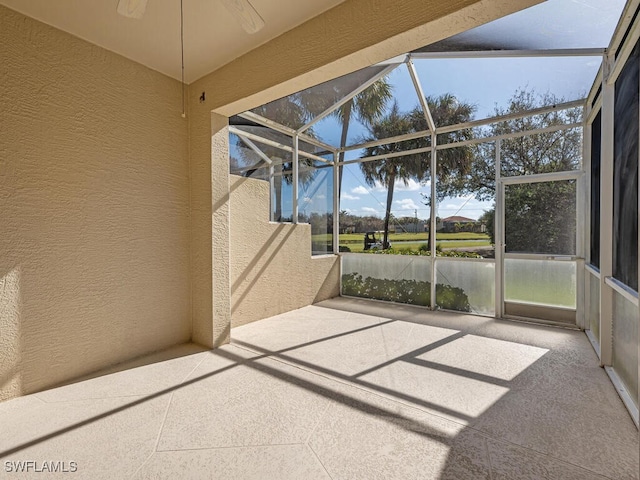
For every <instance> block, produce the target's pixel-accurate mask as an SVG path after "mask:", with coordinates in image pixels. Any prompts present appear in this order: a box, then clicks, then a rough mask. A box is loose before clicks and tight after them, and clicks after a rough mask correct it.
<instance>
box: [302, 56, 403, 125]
mask: <svg viewBox="0 0 640 480" xmlns="http://www.w3.org/2000/svg"><path fill="white" fill-rule="evenodd" d="M399 65H401V64H400V63H392V64H390V65H388V66H387V67H386V68H384V69H383V70H382V71H381V72H379V73H377V74H376V75H374V76H373V77H371V78H370V79H369V80H367V81H366V82H364V83H363V84H362V85H360V86H359V87H358V88H356V89H355V90H353V91H352V92H350V93H349V94H347V96H345V97H344V98H342V99H341V100H339V101H338V102H336V103H334V104H333V105H331V106H330V107H329V108H327V109H326V110H325V111H324V112H322V113H320V114H318V115H316V116H315V117H314V118H313V119H312V120H311V121H310V122H308V123H306V124H305V125H303V126H302V127H300V128H299V129H298V130H297V133H303V132H305V131H307V130H309V128H311V127H312V126H314V125H315V124H316V123H318V122H319V121H320V120H322V119H324V118H325V117H328V116H329V115H331V114H332V113H333V112H335V111H336V110H337V109H338V108H340V107H341V106H342V105H344V104H345V103H347V102H348V101H349V100H351V99H352V98H354V97H355V96H356V95H358V94H360V93H362V92H364V91H365V90H366V89H367V88H369V87H370V86H371V85H373V84H374V83H376V82H377V81H378V80H380V79H381V78H382V77H384V76H386V75H388V74H389V73H391V72H392V71H393V70H395V69H396V68H397V67H398V66H399Z"/></svg>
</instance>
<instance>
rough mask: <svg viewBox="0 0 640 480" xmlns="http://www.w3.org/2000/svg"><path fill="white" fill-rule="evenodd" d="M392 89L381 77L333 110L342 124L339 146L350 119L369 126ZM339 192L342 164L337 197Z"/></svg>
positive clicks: (343, 144) (340, 160)
mask: <svg viewBox="0 0 640 480" xmlns="http://www.w3.org/2000/svg"><path fill="white" fill-rule="evenodd" d="M392 90H393V87H392V85H391V84H390V83H389V81H388V80H387V77H383V78H381V79H380V80H378V81H376V82H375V83H373V84H372V85H371V86H370V87H369V88H367V89H366V90H364V91H362V92H360V93H359V94H358V95H356V96H355V97H353V98H351V99H350V100H349V101H348V102H347V103H345V104H344V105H342V106H341V107H340V108H338V109H337V110H336V111H335V112H334V116H335V117H337V119H338V120H339V121H340V124H341V125H342V132H341V134H340V148H344V147H345V146H346V145H347V135H348V133H349V124H350V122H351V119H352V118H353V117H355V118H357V119H358V120H360V122H362V124H363V125H365V126H371V124H372V123H373V122H375V121H376V120H378V119H380V118H381V117H382V115H383V114H384V112H385V110H386V108H387V104H388V103H389V101H390V100H391V99H392V97H393V94H392ZM338 161H339V162H343V161H344V152H340V154H339V155H338ZM341 193H342V165H340V168H339V174H338V198H340V194H341Z"/></svg>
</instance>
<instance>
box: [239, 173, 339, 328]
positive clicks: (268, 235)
mask: <svg viewBox="0 0 640 480" xmlns="http://www.w3.org/2000/svg"><path fill="white" fill-rule="evenodd" d="M269 205H270V203H269V183H268V182H265V181H263V180H255V179H250V178H245V177H239V176H236V175H231V326H232V327H237V326H239V325H244V324H245V323H249V322H253V321H255V320H260V319H262V318H266V317H270V316H272V315H277V314H279V313H284V312H288V311H290V310H294V309H296V308H301V307H304V306H307V305H310V304H312V303H314V302H319V301H321V300H326V299H327V298H332V297H335V296H338V295H339V293H340V276H339V273H340V272H339V263H340V259H339V257H338V256H337V255H336V256H329V255H323V256H320V257H312V256H311V227H310V225H306V224H299V225H293V224H283V223H280V224H278V223H271V222H269Z"/></svg>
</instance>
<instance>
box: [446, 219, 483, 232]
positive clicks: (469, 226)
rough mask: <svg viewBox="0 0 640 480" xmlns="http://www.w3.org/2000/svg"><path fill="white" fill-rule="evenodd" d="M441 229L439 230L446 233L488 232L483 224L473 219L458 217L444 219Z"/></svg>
mask: <svg viewBox="0 0 640 480" xmlns="http://www.w3.org/2000/svg"><path fill="white" fill-rule="evenodd" d="M439 227H440V228H439V230H440V231H442V232H445V233H455V232H474V233H484V232H485V231H486V226H485V225H484V224H483V223H482V222H479V221H478V220H474V219H473V218H467V217H461V216H457V215H455V216H452V217H447V218H443V219H442V220H441V223H440V225H439Z"/></svg>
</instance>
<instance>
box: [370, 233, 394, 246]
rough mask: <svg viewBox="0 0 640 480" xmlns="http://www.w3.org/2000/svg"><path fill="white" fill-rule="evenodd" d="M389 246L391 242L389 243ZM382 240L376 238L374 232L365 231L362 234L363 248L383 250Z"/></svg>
mask: <svg viewBox="0 0 640 480" xmlns="http://www.w3.org/2000/svg"><path fill="white" fill-rule="evenodd" d="M389 247H391V244H389ZM383 248H384V246H383V245H382V240H379V239H377V238H376V232H367V233H365V234H364V249H365V250H383Z"/></svg>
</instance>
